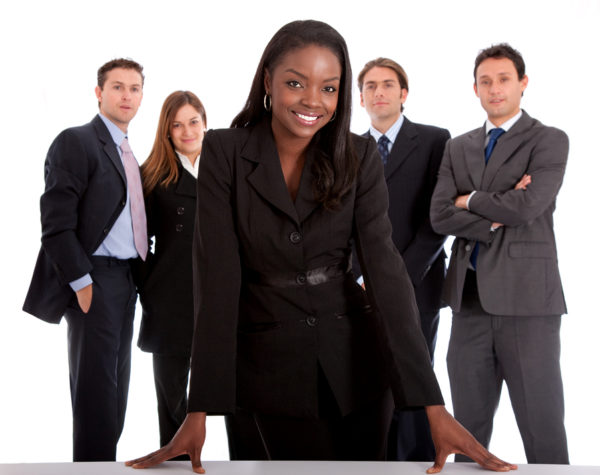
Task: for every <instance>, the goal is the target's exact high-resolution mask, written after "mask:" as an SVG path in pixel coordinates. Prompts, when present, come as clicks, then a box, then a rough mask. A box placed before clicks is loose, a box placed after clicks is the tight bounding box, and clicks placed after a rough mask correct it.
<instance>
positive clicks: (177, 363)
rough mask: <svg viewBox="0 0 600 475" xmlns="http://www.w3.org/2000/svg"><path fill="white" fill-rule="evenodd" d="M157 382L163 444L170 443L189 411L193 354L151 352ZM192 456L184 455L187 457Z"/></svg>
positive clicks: (159, 420)
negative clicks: (188, 393)
mask: <svg viewBox="0 0 600 475" xmlns="http://www.w3.org/2000/svg"><path fill="white" fill-rule="evenodd" d="M152 365H153V369H154V385H155V387H156V399H157V401H158V426H159V429H160V446H161V447H163V446H165V445H167V444H168V443H169V442H170V441H171V439H172V438H173V436H174V435H175V433H176V432H177V430H178V429H179V426H181V424H182V422H183V420H184V419H185V416H186V414H187V386H188V376H189V372H190V355H163V354H159V353H153V354H152ZM186 458H189V457H184V458H183V459H186Z"/></svg>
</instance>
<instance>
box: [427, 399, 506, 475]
mask: <svg viewBox="0 0 600 475" xmlns="http://www.w3.org/2000/svg"><path fill="white" fill-rule="evenodd" d="M425 410H426V412H427V418H428V419H429V425H430V427H431V437H432V438H433V443H434V445H435V454H436V455H435V462H434V464H433V466H432V467H430V468H429V469H427V473H439V472H441V471H442V468H443V467H444V464H445V463H446V459H447V458H448V456H449V455H451V454H463V455H466V456H467V457H470V458H472V459H473V460H474V461H475V462H477V463H478V464H479V465H481V466H482V467H483V468H485V469H487V470H493V471H496V472H508V471H510V470H516V469H517V466H516V465H514V464H511V463H508V462H504V461H503V460H500V459H499V458H498V457H496V456H495V455H494V454H492V453H491V452H489V451H488V450H486V448H485V447H483V445H481V444H480V443H479V442H477V440H475V437H473V436H472V435H471V433H470V432H469V431H468V430H467V429H465V428H464V427H463V426H462V425H460V424H459V423H458V421H457V420H456V419H454V417H452V415H451V414H450V413H449V412H448V411H447V410H446V408H445V407H444V406H426V407H425Z"/></svg>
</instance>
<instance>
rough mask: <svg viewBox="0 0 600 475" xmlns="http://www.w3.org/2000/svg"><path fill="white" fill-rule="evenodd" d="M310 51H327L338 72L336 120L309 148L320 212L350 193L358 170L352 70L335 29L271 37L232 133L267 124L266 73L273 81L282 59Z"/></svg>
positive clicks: (317, 27) (290, 27) (299, 24)
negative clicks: (314, 48)
mask: <svg viewBox="0 0 600 475" xmlns="http://www.w3.org/2000/svg"><path fill="white" fill-rule="evenodd" d="M309 45H318V46H323V47H326V48H328V49H329V50H331V52H332V53H333V54H335V56H336V57H337V58H338V60H339V62H340V65H341V68H342V77H341V79H340V89H339V93H338V104H337V109H336V114H335V119H334V120H333V121H331V122H329V123H328V124H327V125H325V126H324V127H323V128H322V129H321V130H319V131H318V132H317V133H316V134H315V136H314V137H313V139H312V142H311V147H314V149H315V150H316V151H317V153H316V154H315V157H316V159H315V160H314V162H313V167H312V170H311V171H312V174H313V176H314V177H315V180H314V182H313V183H314V189H313V191H314V194H315V198H316V199H317V201H319V202H320V203H322V204H323V206H324V207H325V208H327V209H335V208H336V207H337V206H338V205H339V203H340V200H341V199H342V197H343V196H344V195H345V194H346V193H347V192H348V190H349V189H350V188H351V187H352V185H353V183H354V180H355V179H356V175H357V173H358V165H359V164H358V158H357V157H356V153H355V152H354V147H353V146H352V140H351V138H350V118H351V115H352V69H351V67H350V58H349V56H348V48H347V46H346V42H345V41H344V38H342V36H341V35H340V34H339V33H338V32H337V31H336V30H335V29H333V28H332V27H331V26H329V25H328V24H327V23H323V22H320V21H315V20H303V21H294V22H291V23H288V24H287V25H285V26H283V27H282V28H281V29H280V30H279V31H278V32H277V33H275V35H274V36H273V38H271V41H269V44H267V47H266V48H265V51H264V52H263V55H262V57H261V58H260V62H259V63H258V67H257V68H256V74H255V75H254V80H253V81H252V87H251V88H250V94H249V95H248V99H247V100H246V104H245V105H244V108H243V109H242V111H241V112H240V113H239V114H238V115H237V116H236V117H235V118H234V119H233V121H232V123H231V127H249V126H252V125H255V124H257V123H259V122H260V121H261V120H263V118H265V117H269V118H270V116H271V113H270V112H267V111H266V110H265V108H264V105H263V100H264V96H265V93H266V91H265V71H269V74H271V75H272V74H273V70H274V69H275V67H276V66H277V65H278V64H279V62H280V61H281V59H282V58H283V57H284V55H286V54H287V53H289V52H290V51H293V50H297V49H301V48H303V47H305V46H309Z"/></svg>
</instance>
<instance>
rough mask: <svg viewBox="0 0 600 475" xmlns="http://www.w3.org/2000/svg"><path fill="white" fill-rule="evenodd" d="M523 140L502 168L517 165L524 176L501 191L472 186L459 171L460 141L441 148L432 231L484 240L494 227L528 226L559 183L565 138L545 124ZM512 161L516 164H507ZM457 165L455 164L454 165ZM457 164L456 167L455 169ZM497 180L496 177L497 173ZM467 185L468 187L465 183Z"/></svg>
mask: <svg viewBox="0 0 600 475" xmlns="http://www.w3.org/2000/svg"><path fill="white" fill-rule="evenodd" d="M534 138H535V141H534V139H533V138H532V139H531V140H530V141H529V142H525V143H524V145H523V147H522V148H523V149H525V148H527V152H525V151H524V150H522V151H521V152H520V153H522V155H520V156H518V155H515V157H511V158H510V160H509V161H507V163H506V164H505V165H503V167H504V166H506V167H510V166H513V167H514V166H517V165H519V164H520V165H522V166H523V168H524V169H525V170H526V172H525V174H524V175H523V176H522V177H521V179H519V181H518V182H517V183H515V184H508V183H506V188H505V189H504V190H503V191H484V190H475V193H474V194H473V196H471V198H470V200H469V204H468V208H467V205H466V200H467V198H468V197H469V195H470V194H471V192H472V191H473V188H470V189H469V187H470V186H471V187H472V182H471V179H470V178H469V175H468V173H467V170H465V169H464V160H463V161H461V158H464V155H463V152H462V147H461V144H460V143H456V142H455V143H453V141H450V142H449V143H448V144H447V146H446V151H445V152H444V158H443V160H442V165H441V166H440V170H439V174H438V182H437V186H436V189H435V191H434V194H433V198H432V201H431V222H432V226H433V229H434V230H435V231H437V232H438V233H443V234H451V235H454V236H457V237H462V238H466V239H471V240H476V241H480V242H490V240H491V233H490V229H491V228H492V226H494V225H496V226H497V225H500V224H502V225H504V226H520V225H528V224H530V223H531V222H533V221H534V220H535V219H537V218H538V217H539V216H540V215H542V214H543V213H544V212H545V211H546V210H547V209H548V208H549V207H551V206H552V205H553V203H554V200H555V199H556V195H557V194H558V191H559V189H560V187H561V185H562V180H563V176H564V172H565V167H566V162H567V155H568V148H569V142H568V138H567V136H566V134H565V133H564V132H562V131H560V130H558V129H553V128H550V127H545V128H544V129H543V130H541V131H540V132H538V133H537V134H536V136H535V137H534ZM512 161H517V163H515V164H512V163H511V162H512ZM459 164H460V165H459ZM459 166H460V167H461V168H460V169H459ZM498 173H499V175H498V179H501V178H502V175H500V173H501V172H498ZM469 184H470V185H469Z"/></svg>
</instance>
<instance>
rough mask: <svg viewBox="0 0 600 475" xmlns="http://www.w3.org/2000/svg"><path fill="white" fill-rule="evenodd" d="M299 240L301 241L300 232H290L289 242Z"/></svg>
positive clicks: (295, 242) (296, 242)
mask: <svg viewBox="0 0 600 475" xmlns="http://www.w3.org/2000/svg"><path fill="white" fill-rule="evenodd" d="M300 241H302V234H300V233H299V232H298V231H294V232H293V233H291V234H290V242H291V243H292V244H298V243H299V242H300Z"/></svg>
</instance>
